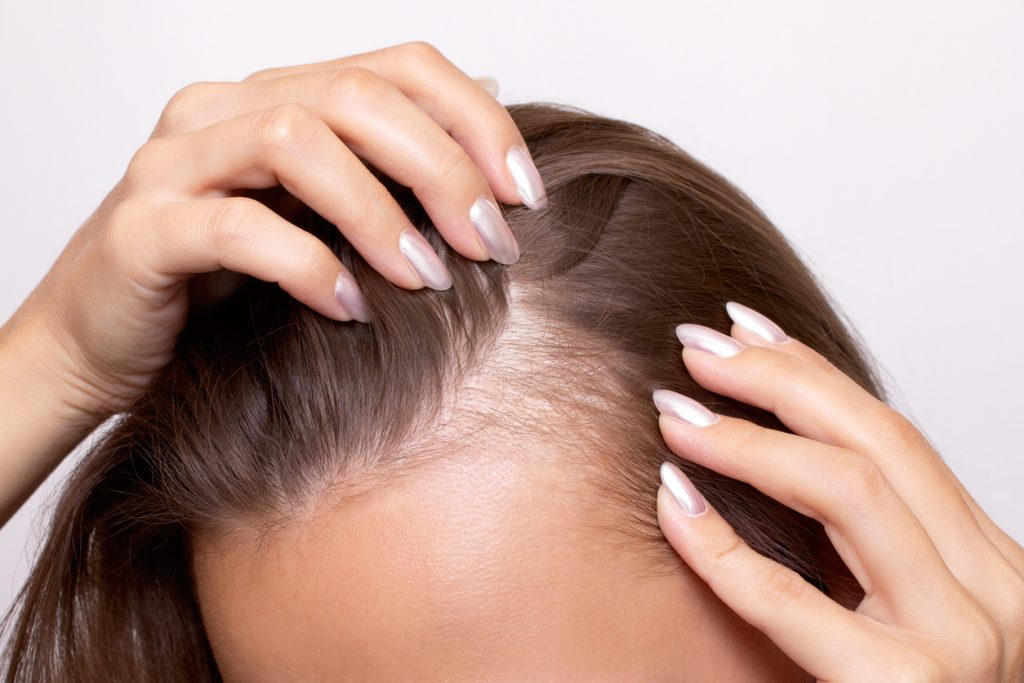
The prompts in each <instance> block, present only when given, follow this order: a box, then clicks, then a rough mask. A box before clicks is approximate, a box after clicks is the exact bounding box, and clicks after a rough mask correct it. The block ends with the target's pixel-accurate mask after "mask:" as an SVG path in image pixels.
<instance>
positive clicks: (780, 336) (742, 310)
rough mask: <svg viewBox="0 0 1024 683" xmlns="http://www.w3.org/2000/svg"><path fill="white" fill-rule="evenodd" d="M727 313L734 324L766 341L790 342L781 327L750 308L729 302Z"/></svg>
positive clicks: (726, 307) (726, 305)
mask: <svg viewBox="0 0 1024 683" xmlns="http://www.w3.org/2000/svg"><path fill="white" fill-rule="evenodd" d="M725 312H726V313H728V314H729V317H730V318H732V321H733V322H734V323H736V324H737V325H739V326H740V327H742V328H743V329H745V330H747V331H749V332H753V333H754V334H756V335H757V336H758V337H760V338H761V339H764V340H765V341H768V342H775V343H779V342H784V341H787V340H789V337H788V336H787V335H786V333H785V332H783V331H782V328H781V327H779V326H778V325H776V324H775V323H773V322H772V321H771V320H769V319H768V318H766V317H765V316H763V315H761V314H760V313H758V312H757V311H755V310H754V309H753V308H750V307H749V306H744V305H743V304H738V303H736V302H735V301H729V302H726V304H725Z"/></svg>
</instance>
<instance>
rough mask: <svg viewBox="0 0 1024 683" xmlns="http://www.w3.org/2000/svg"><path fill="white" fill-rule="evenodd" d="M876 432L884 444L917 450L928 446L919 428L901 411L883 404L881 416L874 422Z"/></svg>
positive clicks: (880, 410) (880, 411) (880, 408)
mask: <svg viewBox="0 0 1024 683" xmlns="http://www.w3.org/2000/svg"><path fill="white" fill-rule="evenodd" d="M874 424H875V431H876V434H877V435H878V436H879V438H880V439H881V440H882V443H886V444H890V445H892V446H894V447H897V448H901V449H905V448H916V447H919V446H922V445H925V444H926V441H925V438H924V435H923V434H921V431H920V430H919V429H918V428H917V426H916V425H915V424H914V423H913V422H911V421H910V419H909V418H908V417H907V416H905V415H904V414H903V413H901V412H900V411H898V410H896V409H895V408H892V407H891V406H889V405H888V404H886V403H881V405H880V407H879V415H878V417H877V418H876V419H875V420H874Z"/></svg>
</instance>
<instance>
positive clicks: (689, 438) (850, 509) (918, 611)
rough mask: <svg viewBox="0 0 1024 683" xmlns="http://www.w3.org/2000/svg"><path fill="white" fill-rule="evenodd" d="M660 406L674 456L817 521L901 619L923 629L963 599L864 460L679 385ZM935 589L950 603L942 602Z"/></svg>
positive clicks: (661, 394)
mask: <svg viewBox="0 0 1024 683" xmlns="http://www.w3.org/2000/svg"><path fill="white" fill-rule="evenodd" d="M654 402H655V404H656V405H657V407H658V409H659V410H660V411H661V413H662V417H661V418H660V420H659V424H660V426H661V432H662V435H663V436H664V438H665V442H666V443H667V444H668V446H669V448H670V449H672V451H673V452H674V453H676V454H677V455H679V456H680V457H682V458H685V459H688V460H692V461H693V462H696V463H699V464H701V465H704V466H705V467H708V468H710V469H712V470H715V471H716V472H720V473H721V474H724V475H726V476H728V477H731V478H733V479H737V480H739V481H745V482H747V483H748V484H751V485H752V486H754V487H756V488H757V489H759V490H760V491H762V492H763V493H765V494H766V495H768V496H771V497H772V498H774V499H775V500H777V501H779V502H781V503H784V504H785V505H787V506H788V507H791V508H793V509H794V510H796V511H797V512H800V513H802V514H804V515H807V516H808V517H812V518H814V519H817V520H818V521H820V522H821V523H822V524H823V525H824V526H825V529H826V531H827V532H828V535H829V538H830V539H831V540H832V542H833V545H835V547H836V550H837V551H838V552H839V554H840V556H841V557H842V559H843V561H844V563H845V564H846V565H847V566H848V567H849V568H850V570H851V571H852V572H853V574H854V576H855V577H856V579H857V581H858V582H859V583H860V585H861V586H862V587H863V588H864V590H865V592H866V593H868V594H878V595H880V596H881V597H882V598H883V599H884V601H885V604H887V605H889V606H892V607H893V608H894V609H895V611H896V613H898V614H899V615H900V616H903V617H905V620H903V621H901V623H904V624H917V625H921V626H927V625H929V624H930V623H931V622H932V621H933V620H934V619H936V618H939V617H941V616H944V615H945V614H948V611H947V610H948V608H949V605H950V604H951V601H952V600H954V599H956V598H957V596H958V595H960V597H961V598H962V597H964V595H963V589H962V588H961V586H960V585H959V584H958V583H957V582H956V580H955V579H954V578H953V576H952V575H951V574H950V573H949V571H948V570H947V569H946V565H945V564H944V563H943V561H942V558H941V557H940V556H939V553H938V551H937V550H936V549H935V546H934V545H933V544H932V542H931V539H929V538H928V535H927V534H926V533H925V531H924V529H923V528H922V527H921V524H920V522H918V520H917V518H916V517H915V516H914V515H913V513H912V512H911V511H910V510H909V509H908V508H907V506H906V504H905V503H904V502H903V501H902V500H901V499H900V497H899V495H898V494H897V493H896V491H895V490H894V489H893V488H892V486H891V485H890V484H889V482H888V480H886V478H885V475H884V474H882V472H881V470H879V469H878V467H877V466H876V465H874V464H873V463H872V462H871V461H870V460H868V459H867V458H865V457H864V456H862V455H859V454H857V453H854V452H853V451H849V450H846V449H844V448H838V447H836V446H829V445H826V444H822V443H820V442H817V441H813V440H811V439H807V438H804V437H802V436H797V435H794V434H787V433H784V432H779V431H776V430H773V429H765V428H763V427H760V426H758V425H755V424H753V423H751V422H748V421H746V420H740V419H736V418H732V417H727V416H724V415H715V414H714V413H712V412H711V411H709V410H708V409H707V408H705V407H704V406H702V405H701V404H700V403H698V402H697V401H694V400H693V399H690V398H689V397H686V396H683V395H682V394H678V393H676V392H673V391H668V390H664V389H661V390H657V391H655V392H654ZM935 595H944V596H947V599H946V600H944V601H943V602H942V603H941V604H938V603H936V602H935V601H934V600H933V599H932V598H933V596H935ZM935 609H939V610H941V614H936V613H935Z"/></svg>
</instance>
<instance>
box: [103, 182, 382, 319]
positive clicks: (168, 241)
mask: <svg viewBox="0 0 1024 683" xmlns="http://www.w3.org/2000/svg"><path fill="white" fill-rule="evenodd" d="M117 211H118V214H117V218H116V220H115V221H114V222H113V223H112V225H114V226H117V227H116V228H115V237H113V238H112V239H114V240H116V241H119V242H120V243H121V244H122V245H124V248H123V249H121V251H120V253H122V254H123V259H124V262H123V263H122V266H123V268H124V270H125V272H127V273H128V274H129V275H130V276H131V277H132V279H133V280H134V281H136V282H137V283H138V284H139V285H140V286H142V287H145V288H148V289H151V290H153V291H160V290H173V289H175V288H176V287H178V286H179V285H180V283H181V282H182V280H183V276H188V275H194V274H198V273H209V272H213V271H216V270H218V269H221V268H227V269H229V270H232V271H235V272H237V273H244V274H246V275H251V276H253V277H256V278H259V279H260V280H265V281H267V282H276V283H278V284H279V285H280V286H281V288H282V289H284V290H285V291H286V292H288V293H289V294H291V295H292V296H293V297H295V298H296V299H298V300H299V301H301V302H302V303H304V304H306V305H307V306H309V307H310V308H312V309H314V310H316V311H318V312H320V313H322V314H323V315H325V316H328V317H330V318H333V319H335V320H352V319H357V320H361V321H363V322H366V321H368V320H369V315H368V311H367V309H366V304H365V301H364V300H363V297H362V294H361V292H360V291H359V288H358V286H357V285H356V283H355V280H354V279H353V278H352V275H351V274H350V273H349V272H348V271H347V270H346V269H345V268H344V267H343V266H342V264H341V263H340V262H339V261H338V259H337V257H335V255H334V254H333V253H332V252H331V250H330V249H328V248H327V245H326V244H324V243H323V242H321V241H320V240H319V239H317V238H316V237H314V236H313V235H312V234H310V233H308V232H306V231H305V230H302V229H301V228H299V227H297V226H295V225H292V224H291V223H289V222H288V221H286V220H284V219H283V218H281V217H280V216H278V215H277V214H276V213H274V212H273V211H271V210H270V209H268V208H267V207H265V206H264V205H263V204H261V203H259V202H258V201H255V200H253V199H248V198H245V197H228V198H203V199H195V200H191V201H180V202H166V203H161V204H142V203H140V202H134V203H133V202H124V203H122V204H121V205H120V206H119V207H118V209H117Z"/></svg>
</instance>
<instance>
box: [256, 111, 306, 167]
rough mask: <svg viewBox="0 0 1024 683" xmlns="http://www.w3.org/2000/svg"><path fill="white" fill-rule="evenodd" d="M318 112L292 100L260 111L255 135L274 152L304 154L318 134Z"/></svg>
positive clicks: (268, 150)
mask: <svg viewBox="0 0 1024 683" xmlns="http://www.w3.org/2000/svg"><path fill="white" fill-rule="evenodd" d="M316 124H317V120H316V115H315V114H314V113H313V112H311V111H310V110H309V109H307V108H306V107H304V106H302V105H301V104H297V103H293V102H288V103H285V104H280V105H277V106H275V107H271V108H270V109H264V110H263V111H261V112H259V113H258V114H257V115H256V118H255V121H254V122H253V136H254V137H255V139H256V144H257V145H259V146H260V147H262V148H263V149H264V150H265V151H267V152H270V153H275V152H284V153H286V154H290V155H301V154H302V152H303V150H305V149H306V148H307V147H308V146H309V145H310V144H311V143H312V142H313V140H314V139H315V138H316V134H317V125H316Z"/></svg>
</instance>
